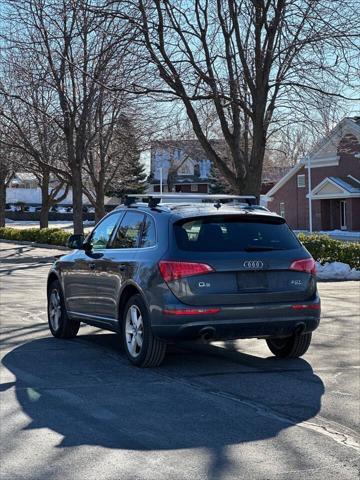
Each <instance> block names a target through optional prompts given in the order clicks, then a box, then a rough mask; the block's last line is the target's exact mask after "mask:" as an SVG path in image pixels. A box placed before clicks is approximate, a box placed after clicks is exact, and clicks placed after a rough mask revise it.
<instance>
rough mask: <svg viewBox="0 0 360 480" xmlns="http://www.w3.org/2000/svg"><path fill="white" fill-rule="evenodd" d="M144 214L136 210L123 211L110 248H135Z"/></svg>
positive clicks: (137, 244) (137, 243)
mask: <svg viewBox="0 0 360 480" xmlns="http://www.w3.org/2000/svg"><path fill="white" fill-rule="evenodd" d="M143 221H144V215H143V214H142V213H138V212H132V211H128V212H126V213H125V216H124V218H123V219H122V221H121V223H120V226H119V228H118V229H117V231H116V233H115V236H114V240H113V242H112V244H111V248H136V247H138V246H139V236H140V232H141V226H142V223H143Z"/></svg>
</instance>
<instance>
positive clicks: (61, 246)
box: [0, 238, 70, 252]
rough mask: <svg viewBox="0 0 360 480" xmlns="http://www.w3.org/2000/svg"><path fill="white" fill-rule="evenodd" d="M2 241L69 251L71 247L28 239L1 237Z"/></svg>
mask: <svg viewBox="0 0 360 480" xmlns="http://www.w3.org/2000/svg"><path fill="white" fill-rule="evenodd" d="M0 243H14V244H15V245H30V246H32V247H38V248H48V249H49V250H64V251H66V252H69V251H70V249H69V248H68V247H64V246H63V245H50V244H49V243H36V242H29V241H27V240H21V241H20V240H7V239H5V238H0Z"/></svg>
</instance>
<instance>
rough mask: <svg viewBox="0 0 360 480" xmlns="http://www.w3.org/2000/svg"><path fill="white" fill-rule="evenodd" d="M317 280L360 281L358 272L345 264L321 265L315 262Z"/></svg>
mask: <svg viewBox="0 0 360 480" xmlns="http://www.w3.org/2000/svg"><path fill="white" fill-rule="evenodd" d="M316 269H317V278H318V279H319V280H360V270H356V268H351V267H350V266H349V265H348V264H347V263H342V262H331V263H328V262H327V263H325V265H321V263H319V262H316Z"/></svg>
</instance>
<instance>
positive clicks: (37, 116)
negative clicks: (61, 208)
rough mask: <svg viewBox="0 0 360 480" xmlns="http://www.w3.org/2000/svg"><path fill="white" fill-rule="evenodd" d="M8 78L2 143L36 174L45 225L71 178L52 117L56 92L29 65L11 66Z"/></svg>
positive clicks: (0, 121) (2, 111)
mask: <svg viewBox="0 0 360 480" xmlns="http://www.w3.org/2000/svg"><path fill="white" fill-rule="evenodd" d="M29 77H30V78H29ZM7 79H9V80H8V81H7V84H4V82H2V84H1V86H2V89H3V91H5V92H6V95H5V96H4V99H3V102H2V104H3V105H2V107H1V109H0V132H1V138H0V143H1V144H3V145H4V146H6V147H8V148H10V149H11V150H12V151H13V152H14V154H16V156H17V158H18V159H19V161H18V164H19V165H21V167H20V168H21V170H22V171H27V172H31V173H33V174H34V175H35V177H36V178H37V180H38V182H39V187H40V189H41V211H40V228H46V227H48V218H49V209H50V207H51V206H53V205H55V204H57V203H58V202H61V201H62V200H63V199H64V198H65V197H66V196H67V193H68V187H69V183H70V180H71V179H70V175H69V174H68V173H67V171H66V170H65V169H64V157H65V144H64V139H63V138H62V137H61V136H59V133H61V131H59V129H58V128H57V125H56V123H55V122H54V121H53V115H52V113H53V112H52V108H53V99H52V96H53V92H51V90H49V89H47V88H46V86H45V84H44V83H43V82H41V83H39V82H36V80H35V78H34V72H33V71H32V70H31V69H28V68H27V66H26V65H25V66H24V70H23V71H22V72H19V71H17V72H14V71H13V70H12V69H11V68H10V69H8V70H7ZM15 79H16V81H15ZM19 98H20V99H22V98H23V99H26V101H25V102H24V101H22V100H20V101H19Z"/></svg>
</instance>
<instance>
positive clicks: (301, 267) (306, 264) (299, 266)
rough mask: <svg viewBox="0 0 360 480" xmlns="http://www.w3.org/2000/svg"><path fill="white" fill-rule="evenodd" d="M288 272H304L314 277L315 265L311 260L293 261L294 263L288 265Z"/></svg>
mask: <svg viewBox="0 0 360 480" xmlns="http://www.w3.org/2000/svg"><path fill="white" fill-rule="evenodd" d="M290 270H296V271H297V272H306V273H311V275H316V263H315V260H314V259H313V258H304V259H302V260H295V262H293V263H292V264H291V265H290Z"/></svg>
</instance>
